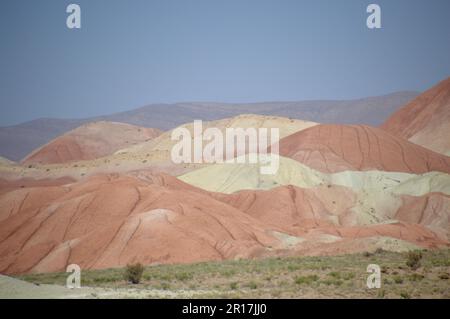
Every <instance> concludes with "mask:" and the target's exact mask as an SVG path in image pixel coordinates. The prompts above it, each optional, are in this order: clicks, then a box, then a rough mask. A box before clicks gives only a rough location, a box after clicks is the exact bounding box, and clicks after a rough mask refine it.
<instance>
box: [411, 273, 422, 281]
mask: <svg viewBox="0 0 450 319" xmlns="http://www.w3.org/2000/svg"><path fill="white" fill-rule="evenodd" d="M423 278H425V276H424V275H421V274H412V275H411V276H409V280H410V281H420V280H422V279H423Z"/></svg>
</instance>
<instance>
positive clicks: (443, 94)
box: [381, 78, 450, 155]
mask: <svg viewBox="0 0 450 319" xmlns="http://www.w3.org/2000/svg"><path fill="white" fill-rule="evenodd" d="M381 127H382V128H383V129H385V130H387V131H388V132H390V133H392V134H394V135H397V136H399V137H403V138H405V139H408V140H409V141H411V142H413V143H416V144H418V145H422V146H423V147H426V148H428V149H430V150H433V151H435V152H438V153H442V154H446V155H450V78H447V79H446V80H444V81H442V82H441V83H439V84H438V85H436V86H434V87H433V88H431V89H429V90H428V91H426V92H425V93H423V94H421V95H419V96H418V97H417V98H415V99H414V100H413V101H411V102H410V103H408V104H407V105H405V106H404V107H403V108H401V109H399V110H398V111H397V112H395V113H394V114H393V115H392V116H391V117H390V118H389V119H388V120H387V121H386V122H385V123H384V124H383V125H382V126H381Z"/></svg>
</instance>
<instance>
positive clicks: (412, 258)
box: [406, 251, 422, 270]
mask: <svg viewBox="0 0 450 319" xmlns="http://www.w3.org/2000/svg"><path fill="white" fill-rule="evenodd" d="M421 259H422V253H421V252H420V251H410V252H408V257H407V260H406V266H408V267H409V268H411V269H413V270H416V269H417V268H419V267H420V260H421Z"/></svg>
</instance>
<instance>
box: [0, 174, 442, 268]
mask: <svg viewBox="0 0 450 319" xmlns="http://www.w3.org/2000/svg"><path fill="white" fill-rule="evenodd" d="M43 183H44V185H43V186H38V182H36V183H35V184H34V185H33V187H29V188H16V189H14V190H10V191H7V192H0V194H1V195H0V272H1V273H7V274H15V273H27V272H52V271H63V270H64V269H65V267H66V266H67V265H68V264H72V263H76V264H78V265H80V267H81V268H82V269H93V268H94V269H95V268H109V267H120V266H124V265H126V264H127V263H130V262H137V261H139V262H142V263H144V264H152V263H189V262H198V261H206V260H224V259H234V258H254V257H260V256H270V255H286V254H288V255H289V254H291V255H292V254H298V253H299V252H301V253H308V254H321V253H326V254H329V253H333V252H334V253H345V252H353V251H361V250H367V240H369V241H373V240H375V239H376V238H382V237H391V238H397V239H402V240H405V241H408V242H410V243H413V244H416V245H419V246H422V247H428V248H432V247H437V246H438V245H446V244H448V242H447V241H446V239H445V238H444V239H443V238H442V236H441V237H439V236H437V235H436V234H435V233H433V232H432V231H430V230H429V229H428V228H427V227H426V226H427V225H428V224H429V223H432V224H433V218H432V217H433V215H432V214H437V215H436V216H438V215H439V214H441V215H442V214H443V215H445V214H446V211H444V212H443V213H442V212H441V213H439V212H436V211H430V210H429V209H428V208H426V207H425V208H424V210H426V211H427V213H426V214H425V216H427V217H426V218H425V219H426V225H418V224H417V223H422V222H421V221H420V218H419V219H418V218H416V217H413V218H412V217H410V216H407V217H406V219H407V221H405V222H396V223H391V224H388V225H387V224H379V225H365V226H361V225H357V224H355V220H354V218H353V217H354V215H353V214H354V213H352V212H351V210H350V207H351V206H352V205H353V204H354V202H355V196H354V194H352V192H351V191H350V190H349V189H346V188H343V187H337V189H336V190H335V189H334V187H333V189H330V188H329V187H326V186H325V187H319V188H316V189H310V190H305V189H299V188H296V187H291V186H284V187H279V188H276V189H273V190H269V191H244V192H239V193H236V194H232V195H225V194H217V193H209V192H206V191H203V190H200V189H197V188H195V187H193V186H190V185H188V184H185V183H183V182H181V181H179V180H178V179H176V178H174V177H171V176H167V175H157V176H154V175H151V174H149V173H145V172H136V173H134V174H132V175H120V174H110V175H99V176H94V177H90V178H87V179H86V180H84V181H80V182H75V183H70V184H66V185H53V186H52V185H50V186H49V184H48V181H44V182H43ZM410 203H411V200H406V204H407V205H410ZM446 205H447V204H446ZM441 207H442V209H444V210H445V209H447V208H448V205H447V206H442V205H441ZM439 209H440V208H438V210H439ZM403 214H404V212H402V211H399V213H398V215H399V216H398V217H399V220H401V219H402V215H403ZM415 214H416V213H415ZM417 214H419V215H420V211H419V210H417ZM444 217H446V215H445V216H444ZM411 218H412V219H411ZM408 219H410V221H411V223H410V222H408ZM442 220H443V221H444V223H445V218H444V219H442ZM443 226H444V227H446V225H443Z"/></svg>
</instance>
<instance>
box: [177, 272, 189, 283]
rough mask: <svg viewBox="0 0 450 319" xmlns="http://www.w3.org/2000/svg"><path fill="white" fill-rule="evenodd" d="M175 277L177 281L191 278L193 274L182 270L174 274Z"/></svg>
mask: <svg viewBox="0 0 450 319" xmlns="http://www.w3.org/2000/svg"><path fill="white" fill-rule="evenodd" d="M175 278H176V279H177V280H179V281H186V280H191V279H192V278H193V275H192V274H191V273H188V272H182V273H178V274H175Z"/></svg>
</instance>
